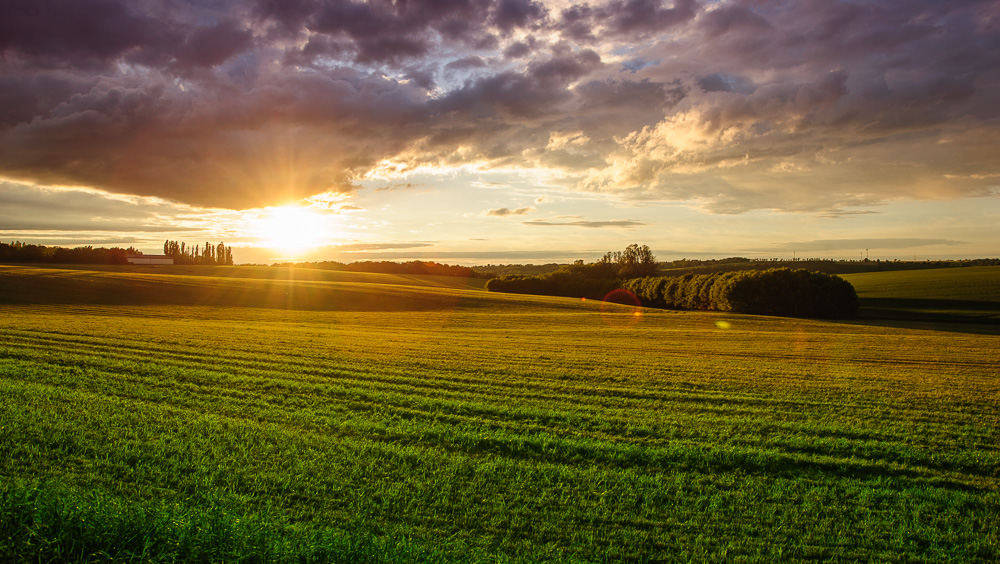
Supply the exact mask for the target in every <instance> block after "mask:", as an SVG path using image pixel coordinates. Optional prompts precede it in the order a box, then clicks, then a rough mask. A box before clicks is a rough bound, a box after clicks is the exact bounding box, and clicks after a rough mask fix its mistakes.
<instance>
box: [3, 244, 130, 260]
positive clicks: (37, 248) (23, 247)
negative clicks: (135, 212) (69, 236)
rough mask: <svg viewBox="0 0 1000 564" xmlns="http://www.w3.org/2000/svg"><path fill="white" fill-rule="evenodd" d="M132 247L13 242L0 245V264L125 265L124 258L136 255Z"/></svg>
mask: <svg viewBox="0 0 1000 564" xmlns="http://www.w3.org/2000/svg"><path fill="white" fill-rule="evenodd" d="M138 252H139V251H137V250H135V249H134V248H132V247H129V248H127V249H122V248H119V247H112V248H110V249H106V248H104V247H97V248H94V247H92V246H84V247H75V248H72V249H67V248H65V247H57V246H47V245H34V244H29V243H22V242H20V241H13V242H11V243H9V244H8V243H0V262H37V263H54V264H127V263H128V261H127V260H125V257H126V256H128V255H130V254H137V253H138Z"/></svg>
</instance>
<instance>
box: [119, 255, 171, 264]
mask: <svg viewBox="0 0 1000 564" xmlns="http://www.w3.org/2000/svg"><path fill="white" fill-rule="evenodd" d="M125 260H127V261H128V263H129V264H174V259H173V258H171V257H168V256H167V255H125Z"/></svg>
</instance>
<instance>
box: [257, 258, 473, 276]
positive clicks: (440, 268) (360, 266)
mask: <svg viewBox="0 0 1000 564" xmlns="http://www.w3.org/2000/svg"><path fill="white" fill-rule="evenodd" d="M271 266H284V267H294V268H315V269H318V270H336V271H340V272H374V273H379V274H425V275H432V276H459V277H462V278H489V276H487V275H485V274H482V273H479V272H476V270H475V269H473V268H470V267H468V266H457V265H450V264H440V263H437V262H425V261H421V260H413V261H409V262H391V261H362V262H349V263H343V262H336V261H322V262H283V263H276V264H273V265H271Z"/></svg>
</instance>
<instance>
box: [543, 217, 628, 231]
mask: <svg viewBox="0 0 1000 564" xmlns="http://www.w3.org/2000/svg"><path fill="white" fill-rule="evenodd" d="M524 224H525V225H537V226H543V227H557V226H568V227H589V228H591V229H594V228H599V227H624V228H626V229H630V228H634V227H639V226H642V225H645V223H643V222H641V221H636V220H633V219H613V220H608V221H593V220H586V219H581V218H576V219H562V218H555V219H535V220H531V221H525V222H524Z"/></svg>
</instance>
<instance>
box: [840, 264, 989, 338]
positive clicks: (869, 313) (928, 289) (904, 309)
mask: <svg viewBox="0 0 1000 564" xmlns="http://www.w3.org/2000/svg"><path fill="white" fill-rule="evenodd" d="M841 277H842V278H844V279H846V280H847V281H848V282H850V283H851V284H853V285H854V288H855V290H856V291H857V292H858V297H859V298H860V299H861V307H862V309H861V313H862V316H863V317H866V318H878V319H901V320H909V321H918V322H925V323H931V322H958V323H976V324H981V325H1000V266H975V267H962V268H940V269H932V270H909V271H896V272H868V273H861V274H845V275H842V276H841Z"/></svg>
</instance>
